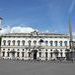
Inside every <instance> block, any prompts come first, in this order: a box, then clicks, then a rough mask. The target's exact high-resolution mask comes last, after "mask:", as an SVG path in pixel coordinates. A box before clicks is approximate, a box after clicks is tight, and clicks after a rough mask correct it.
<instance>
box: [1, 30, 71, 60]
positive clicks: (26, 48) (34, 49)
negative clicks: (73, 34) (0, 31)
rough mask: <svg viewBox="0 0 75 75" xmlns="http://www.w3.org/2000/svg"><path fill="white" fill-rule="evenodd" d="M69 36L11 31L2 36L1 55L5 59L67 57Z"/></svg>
mask: <svg viewBox="0 0 75 75" xmlns="http://www.w3.org/2000/svg"><path fill="white" fill-rule="evenodd" d="M69 40H70V38H69V36H68V35H65V34H52V33H39V32H36V31H34V32H31V33H9V34H5V35H3V36H2V41H1V57H2V58H4V59H14V58H15V59H24V60H28V59H32V60H33V59H37V60H52V59H57V57H63V58H65V52H66V51H65V50H66V49H69Z"/></svg>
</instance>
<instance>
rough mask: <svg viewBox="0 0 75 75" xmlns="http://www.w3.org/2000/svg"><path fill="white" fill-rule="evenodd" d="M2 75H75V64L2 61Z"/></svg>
mask: <svg viewBox="0 0 75 75" xmlns="http://www.w3.org/2000/svg"><path fill="white" fill-rule="evenodd" d="M0 75H75V62H74V63H72V62H63V63H58V62H49V61H48V62H47V61H45V62H44V61H41V62H40V61H39V62H37V61H20V60H17V61H13V60H0Z"/></svg>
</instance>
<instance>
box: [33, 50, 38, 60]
mask: <svg viewBox="0 0 75 75" xmlns="http://www.w3.org/2000/svg"><path fill="white" fill-rule="evenodd" d="M36 59H37V50H33V60H36Z"/></svg>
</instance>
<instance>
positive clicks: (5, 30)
mask: <svg viewBox="0 0 75 75" xmlns="http://www.w3.org/2000/svg"><path fill="white" fill-rule="evenodd" d="M35 30H36V31H38V30H37V29H33V28H32V27H21V26H18V27H12V28H10V27H5V28H2V30H0V35H2V34H7V33H30V32H33V31H35Z"/></svg>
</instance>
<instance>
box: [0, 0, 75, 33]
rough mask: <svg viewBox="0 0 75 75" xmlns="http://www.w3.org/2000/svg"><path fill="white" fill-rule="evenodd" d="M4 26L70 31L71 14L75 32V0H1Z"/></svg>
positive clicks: (0, 6) (0, 7)
mask: <svg viewBox="0 0 75 75" xmlns="http://www.w3.org/2000/svg"><path fill="white" fill-rule="evenodd" d="M0 16H2V17H3V18H4V22H3V24H4V27H6V26H10V27H14V26H28V27H32V28H34V29H38V30H40V31H46V30H48V31H49V32H57V33H68V19H69V16H71V20H72V27H73V32H75V0H0Z"/></svg>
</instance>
